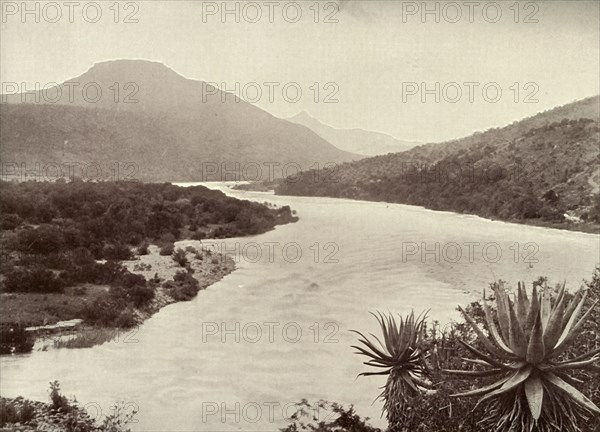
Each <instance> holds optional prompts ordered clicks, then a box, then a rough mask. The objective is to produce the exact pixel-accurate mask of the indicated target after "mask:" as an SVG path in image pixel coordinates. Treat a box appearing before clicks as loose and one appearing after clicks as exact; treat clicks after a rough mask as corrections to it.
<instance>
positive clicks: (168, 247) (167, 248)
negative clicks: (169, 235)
mask: <svg viewBox="0 0 600 432" xmlns="http://www.w3.org/2000/svg"><path fill="white" fill-rule="evenodd" d="M174 250H175V245H174V244H173V243H165V244H164V245H162V246H161V248H160V254H161V255H162V256H169V255H172V254H173V251H174Z"/></svg>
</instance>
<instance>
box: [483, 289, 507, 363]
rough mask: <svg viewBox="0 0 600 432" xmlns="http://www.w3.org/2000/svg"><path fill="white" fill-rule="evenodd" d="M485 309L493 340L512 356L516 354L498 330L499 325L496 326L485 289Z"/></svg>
mask: <svg viewBox="0 0 600 432" xmlns="http://www.w3.org/2000/svg"><path fill="white" fill-rule="evenodd" d="M483 311H484V312H485V320H486V322H487V325H488V329H489V331H490V336H491V337H492V339H493V341H494V342H495V343H496V345H498V347H499V348H500V349H501V350H502V351H504V352H505V353H506V354H508V355H511V356H512V355H514V354H515V353H514V352H513V350H511V349H510V348H509V346H508V345H507V344H506V342H505V341H504V339H502V336H501V335H500V333H499V332H498V327H496V323H495V322H494V318H493V317H492V312H491V311H490V307H489V305H488V304H487V301H486V300H485V290H484V291H483ZM507 340H508V339H507Z"/></svg>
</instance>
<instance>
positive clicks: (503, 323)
mask: <svg viewBox="0 0 600 432" xmlns="http://www.w3.org/2000/svg"><path fill="white" fill-rule="evenodd" d="M493 289H494V293H495V298H496V306H497V316H496V317H494V316H493V315H492V312H491V310H490V307H489V306H488V304H487V302H486V300H485V292H484V299H483V308H484V311H485V318H486V324H487V329H488V332H489V337H488V336H486V335H485V334H484V333H483V331H482V330H481V329H480V328H479V326H478V325H477V323H476V322H475V321H474V319H473V318H472V317H471V316H470V315H469V314H467V313H466V312H464V311H462V309H461V311H462V312H463V315H464V317H465V319H466V320H467V322H468V323H469V324H470V325H471V326H472V328H473V330H474V331H475V333H476V334H477V336H478V339H479V341H480V342H481V343H482V344H483V346H484V347H485V349H486V350H487V353H484V352H482V351H479V350H478V349H477V348H475V347H473V346H472V345H469V344H467V343H464V345H465V347H466V348H467V349H468V350H469V351H470V352H471V353H472V354H473V355H475V357H477V358H478V360H468V361H469V362H472V363H474V364H477V365H480V366H483V367H485V368H486V369H485V370H473V371H456V370H449V371H446V372H447V373H452V374H458V375H463V376H471V377H487V376H495V375H502V378H501V379H500V380H498V381H496V382H494V383H492V384H490V385H488V386H485V387H482V388H478V389H476V390H472V391H469V392H466V393H461V394H458V395H456V396H483V397H482V398H481V400H480V403H481V402H485V401H488V400H489V401H491V404H490V406H489V410H488V413H489V414H488V415H487V416H486V417H485V418H484V419H483V420H482V424H485V425H487V427H489V428H492V429H493V430H496V431H507V432H509V431H511V432H512V431H514V432H517V431H521V432H532V431H534V430H535V431H539V432H546V431H548V432H549V431H578V430H579V428H578V427H577V419H578V418H580V417H585V414H595V415H598V414H600V408H598V407H597V406H596V405H595V404H594V403H593V402H592V401H591V400H589V399H588V398H587V397H586V396H585V395H583V394H582V393H581V392H580V391H579V390H577V389H576V388H575V387H574V384H575V382H574V380H573V379H572V378H571V377H570V376H569V375H568V372H570V371H572V370H575V369H590V370H599V368H598V367H597V366H594V363H596V362H598V360H599V359H600V356H599V355H598V354H599V353H600V349H595V350H592V351H589V352H586V353H584V354H582V355H579V356H577V357H574V358H570V359H568V360H564V361H558V356H560V355H561V354H562V353H564V352H565V351H567V349H568V348H569V346H570V344H571V343H572V342H573V341H574V339H575V337H576V335H577V334H578V333H579V331H580V330H581V329H582V328H583V326H584V324H585V322H586V321H587V319H588V318H589V316H590V314H591V311H592V310H593V308H594V307H595V306H596V305H597V304H598V303H597V302H596V303H594V304H593V305H592V307H591V308H590V309H588V310H587V312H586V313H584V314H583V316H581V312H582V308H583V305H584V303H585V300H586V297H587V292H582V291H581V290H580V291H578V292H577V293H576V294H575V296H573V297H572V298H569V296H568V295H567V293H566V291H565V284H563V285H562V287H561V288H560V291H559V292H558V295H557V297H556V299H555V300H554V301H552V299H551V295H550V291H549V290H548V289H547V288H546V289H544V292H543V294H542V293H538V292H537V287H536V286H535V285H534V287H533V292H532V295H531V299H529V298H528V296H527V291H526V290H525V288H524V286H521V284H519V285H518V289H517V294H516V296H515V299H514V301H511V299H510V298H509V296H508V295H507V293H506V290H505V288H504V286H503V284H501V283H500V284H494V285H493ZM496 320H497V321H498V326H497V325H496Z"/></svg>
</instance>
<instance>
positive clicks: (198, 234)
mask: <svg viewBox="0 0 600 432" xmlns="http://www.w3.org/2000/svg"><path fill="white" fill-rule="evenodd" d="M205 238H206V234H205V233H204V232H202V231H195V232H194V234H192V240H204V239H205Z"/></svg>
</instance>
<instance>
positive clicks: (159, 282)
mask: <svg viewBox="0 0 600 432" xmlns="http://www.w3.org/2000/svg"><path fill="white" fill-rule="evenodd" d="M178 251H181V252H182V253H183V258H184V259H185V261H184V262H185V267H182V265H181V263H180V262H183V261H181V260H180V262H176V261H175V260H174V259H173V257H172V256H164V255H161V254H160V248H159V247H158V246H154V245H151V246H149V247H148V253H147V254H146V255H140V256H137V257H136V259H134V260H128V261H123V262H122V264H123V268H125V269H126V270H128V271H129V272H131V273H132V274H135V275H140V276H143V277H144V279H145V280H146V281H147V283H148V285H149V286H151V287H153V289H154V294H153V296H152V298H151V299H149V300H148V301H147V302H145V303H143V304H140V305H139V306H138V307H131V308H128V309H127V312H126V313H127V314H128V321H127V322H126V323H125V324H126V325H117V324H119V323H121V321H120V320H119V321H117V322H115V325H111V324H110V322H105V323H104V324H102V325H100V326H98V325H89V324H86V323H85V321H84V323H82V324H81V325H78V326H77V327H76V328H68V327H65V328H64V329H60V328H59V329H56V330H55V329H54V326H41V328H38V329H36V331H35V332H33V331H30V330H32V329H31V328H28V329H26V334H25V335H24V336H23V337H25V338H27V339H30V338H32V342H34V343H33V346H32V349H33V350H47V349H49V348H88V347H92V346H95V345H101V344H102V343H105V342H110V341H111V340H113V339H115V338H118V337H119V335H120V334H125V335H126V334H127V333H129V332H131V329H132V328H134V327H136V326H139V325H140V324H142V323H143V322H144V321H145V320H147V319H148V318H150V317H151V316H152V315H154V314H155V313H156V312H158V311H159V310H160V309H162V308H163V307H165V306H168V305H170V304H172V303H177V302H180V301H189V300H191V299H193V298H194V297H195V296H196V295H197V293H198V292H199V291H201V290H203V289H206V288H207V287H208V286H210V285H212V284H213V283H215V282H217V281H219V280H221V279H222V278H223V277H224V276H226V275H227V274H229V273H231V272H232V271H233V270H235V263H234V261H233V259H231V258H230V257H227V256H224V255H220V254H216V253H213V252H211V251H210V250H202V249H200V250H197V249H196V248H194V247H191V246H188V247H187V248H186V249H185V250H184V249H178ZM181 252H180V253H181ZM80 288H85V289H86V293H87V291H88V290H89V291H93V290H94V289H95V290H100V291H102V292H104V293H105V295H107V296H109V295H110V289H108V290H106V289H104V288H102V287H101V286H100V287H99V286H93V285H92V286H90V285H89V284H88V286H87V287H80ZM55 296H58V297H60V299H55V298H54V297H55ZM2 297H4V298H3V301H2V306H1V308H2V312H3V313H2V316H3V321H4V320H7V319H8V320H12V322H22V321H24V320H25V319H27V318H26V317H31V316H34V317H35V316H37V319H39V316H40V310H39V309H40V307H41V304H40V297H42V295H41V294H21V293H15V294H3V295H2ZM36 297H38V298H36ZM68 297H69V295H68V294H64V293H62V294H46V295H43V299H42V300H43V301H44V302H45V303H48V304H60V302H61V299H62V301H67V300H64V299H65V298H68ZM72 297H74V298H72V299H70V301H72V302H79V309H77V308H76V307H75V305H69V307H65V308H59V307H57V308H56V309H54V311H53V312H54V314H53V316H54V317H55V319H57V320H59V321H62V320H66V319H72V318H71V317H72V316H73V315H76V316H78V317H87V315H89V308H90V307H93V304H94V302H97V301H98V299H99V298H98V297H94V296H85V297H84V296H77V295H73V296H72ZM100 299H102V297H100ZM4 312H6V313H4ZM29 319H31V318H29ZM4 322H5V323H7V321H4ZM10 322H11V321H8V323H10ZM5 325H10V324H5ZM45 329H48V331H45ZM50 329H52V330H50ZM12 345H13V346H9V347H5V348H6V349H5V350H4V351H6V350H9V349H12V351H23V350H17V349H16V347H15V346H14V345H16V344H12Z"/></svg>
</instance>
